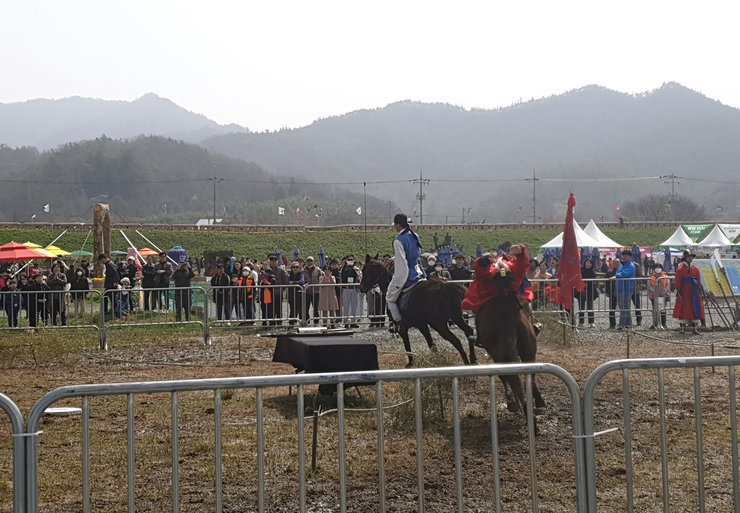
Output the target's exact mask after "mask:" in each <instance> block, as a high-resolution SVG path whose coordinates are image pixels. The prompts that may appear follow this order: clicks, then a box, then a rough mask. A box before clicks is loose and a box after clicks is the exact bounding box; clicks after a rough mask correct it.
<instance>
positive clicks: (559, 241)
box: [540, 219, 603, 249]
mask: <svg viewBox="0 0 740 513" xmlns="http://www.w3.org/2000/svg"><path fill="white" fill-rule="evenodd" d="M573 230H574V231H575V232H576V244H578V247H579V248H599V247H603V246H602V245H601V244H599V241H597V240H596V239H594V238H593V237H591V236H590V235H589V234H587V233H586V232H585V231H584V230H583V228H581V227H580V226H578V223H577V222H576V220H575V219H573ZM562 247H563V232H560V233H559V234H558V235H557V236H556V237H555V238H554V239H552V240H551V241H549V242H546V243H545V244H543V245H542V246H540V248H543V249H547V248H562Z"/></svg>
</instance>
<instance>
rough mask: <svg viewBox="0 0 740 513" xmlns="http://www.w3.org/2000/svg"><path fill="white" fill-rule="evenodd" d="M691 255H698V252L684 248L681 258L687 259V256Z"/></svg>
mask: <svg viewBox="0 0 740 513" xmlns="http://www.w3.org/2000/svg"><path fill="white" fill-rule="evenodd" d="M690 256H692V257H696V253H694V252H693V251H691V250H688V249H684V250H683V255H682V256H681V259H682V260H684V259H685V258H686V257H690Z"/></svg>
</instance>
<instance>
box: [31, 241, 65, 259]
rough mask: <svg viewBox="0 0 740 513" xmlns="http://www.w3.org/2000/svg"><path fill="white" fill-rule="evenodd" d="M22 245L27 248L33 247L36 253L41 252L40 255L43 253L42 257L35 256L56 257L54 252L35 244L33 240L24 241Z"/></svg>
mask: <svg viewBox="0 0 740 513" xmlns="http://www.w3.org/2000/svg"><path fill="white" fill-rule="evenodd" d="M23 245H24V246H26V247H27V248H30V249H33V250H34V251H36V252H37V253H41V254H42V255H44V256H42V257H36V258H56V257H57V255H56V253H52V252H51V251H49V250H48V249H44V247H43V246H42V245H40V244H36V243H35V242H30V241H26V242H24V243H23Z"/></svg>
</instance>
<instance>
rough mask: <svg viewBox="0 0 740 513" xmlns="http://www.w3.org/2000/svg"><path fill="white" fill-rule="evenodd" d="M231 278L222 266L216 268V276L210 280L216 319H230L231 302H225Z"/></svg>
mask: <svg viewBox="0 0 740 513" xmlns="http://www.w3.org/2000/svg"><path fill="white" fill-rule="evenodd" d="M230 285H231V278H229V275H228V274H226V272H225V270H224V265H223V264H218V265H217V266H216V274H214V275H213V277H212V278H211V289H212V290H213V302H214V303H216V319H218V320H219V321H220V320H221V319H224V320H226V321H228V320H230V319H231V302H230V301H228V300H227V296H229V289H227V288H222V287H229V286H230ZM227 306H228V309H227Z"/></svg>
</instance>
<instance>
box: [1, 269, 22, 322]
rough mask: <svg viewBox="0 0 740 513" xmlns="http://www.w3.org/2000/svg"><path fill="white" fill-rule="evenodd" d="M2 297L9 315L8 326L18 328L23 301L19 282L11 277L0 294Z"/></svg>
mask: <svg viewBox="0 0 740 513" xmlns="http://www.w3.org/2000/svg"><path fill="white" fill-rule="evenodd" d="M0 299H1V302H2V304H3V308H4V309H5V313H6V314H7V316H8V327H9V328H17V327H18V314H19V313H20V311H21V303H22V302H23V294H21V293H20V292H19V291H18V282H16V281H15V280H14V279H12V278H11V279H9V280H8V281H7V282H6V285H5V287H4V288H3V291H2V293H1V294H0Z"/></svg>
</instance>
